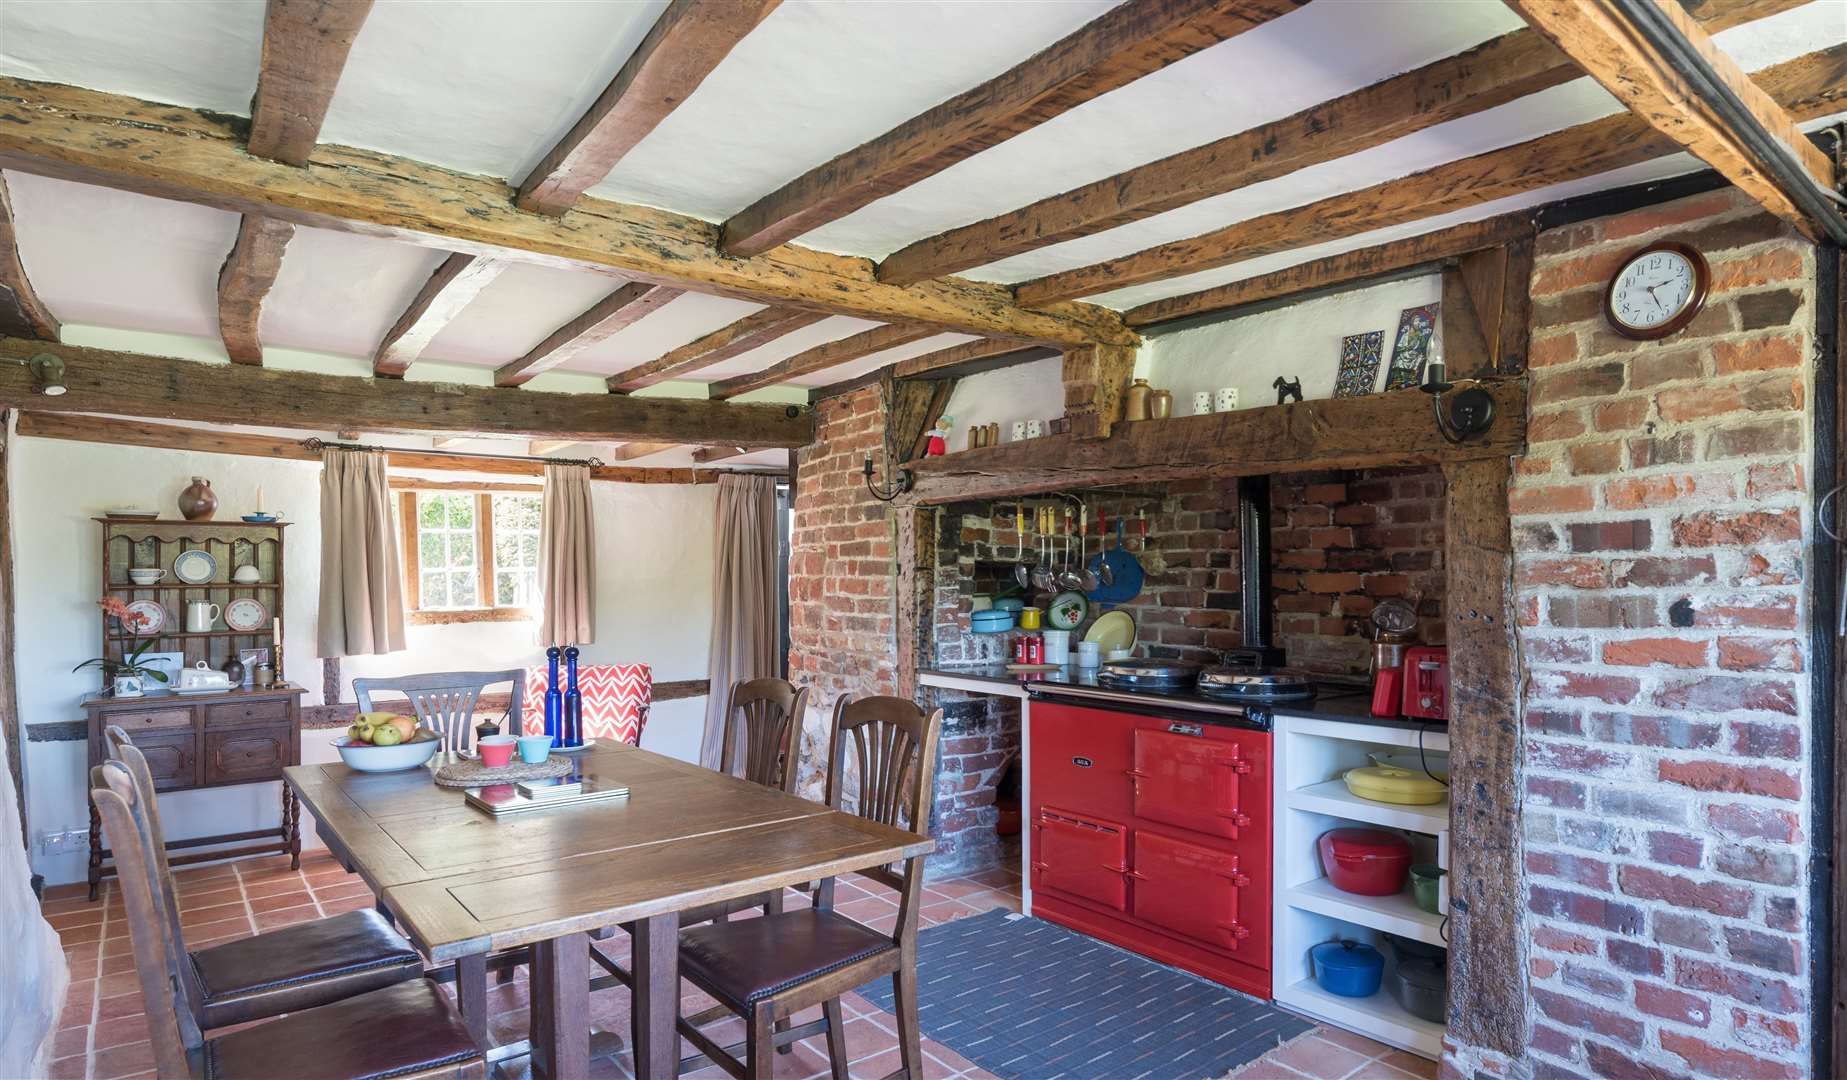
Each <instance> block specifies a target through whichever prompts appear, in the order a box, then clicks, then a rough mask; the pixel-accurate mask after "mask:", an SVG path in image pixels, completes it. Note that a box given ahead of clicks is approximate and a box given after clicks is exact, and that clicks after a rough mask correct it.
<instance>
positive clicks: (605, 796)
mask: <svg viewBox="0 0 1847 1080" xmlns="http://www.w3.org/2000/svg"><path fill="white" fill-rule="evenodd" d="M628 790H629V789H628V787H627V785H623V784H616V783H612V782H610V781H608V780H604V779H599V778H597V777H594V776H585V775H584V774H583V773H582V772H581V771H572V772H569V773H566V774H565V775H563V776H554V777H550V778H548V779H545V780H521V781H519V782H517V783H512V784H489V785H487V786H485V787H478V788H469V789H467V798H468V805H470V806H472V807H474V808H475V809H477V810H484V811H486V812H487V813H489V814H492V815H494V816H495V817H500V816H501V815H503V814H517V813H520V812H522V811H526V810H539V809H543V808H544V807H548V806H579V805H582V804H584V803H591V802H603V801H606V800H609V799H623V798H627V797H628Z"/></svg>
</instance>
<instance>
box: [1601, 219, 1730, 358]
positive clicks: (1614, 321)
mask: <svg viewBox="0 0 1847 1080" xmlns="http://www.w3.org/2000/svg"><path fill="white" fill-rule="evenodd" d="M1711 284H1712V272H1711V271H1710V270H1709V269H1707V267H1706V258H1705V256H1703V255H1701V254H1700V253H1699V252H1697V251H1695V250H1694V249H1692V248H1690V247H1688V246H1687V245H1685V244H1677V243H1673V242H1671V241H1664V242H1662V243H1657V244H1650V245H1648V246H1647V247H1645V248H1643V249H1642V250H1640V251H1638V252H1636V253H1635V254H1634V255H1631V256H1630V257H1629V259H1628V261H1627V262H1625V263H1623V265H1622V268H1621V269H1619V270H1617V271H1616V276H1615V277H1613V278H1611V279H1610V287H1609V289H1608V290H1606V291H1605V292H1604V294H1603V317H1604V318H1606V319H1608V320H1609V322H1610V326H1611V327H1612V328H1613V329H1614V330H1615V331H1616V332H1617V333H1619V334H1621V335H1623V336H1624V337H1630V338H1635V339H1637V340H1639V341H1652V340H1654V339H1655V338H1664V337H1666V336H1668V335H1669V334H1671V333H1673V332H1674V331H1676V330H1679V329H1680V328H1681V327H1683V326H1685V325H1687V324H1688V323H1690V322H1692V321H1693V317H1694V316H1695V315H1698V314H1699V313H1700V309H1701V308H1702V307H1704V306H1705V305H1706V292H1707V289H1708V288H1709V287H1710V286H1711Z"/></svg>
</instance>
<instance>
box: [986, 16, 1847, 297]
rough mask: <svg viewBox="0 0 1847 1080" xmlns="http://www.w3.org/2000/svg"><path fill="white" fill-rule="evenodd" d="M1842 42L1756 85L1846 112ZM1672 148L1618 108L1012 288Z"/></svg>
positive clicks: (1353, 230)
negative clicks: (1420, 169)
mask: <svg viewBox="0 0 1847 1080" xmlns="http://www.w3.org/2000/svg"><path fill="white" fill-rule="evenodd" d="M1843 80H1847V46H1843V45H1837V46H1834V47H1833V48H1830V49H1825V50H1823V51H1821V52H1813V53H1809V54H1807V55H1806V56H1802V57H1798V58H1797V59H1795V60H1791V61H1788V62H1787V63H1782V64H1778V65H1776V66H1774V67H1771V68H1767V69H1765V70H1763V71H1761V72H1759V73H1758V74H1757V77H1756V81H1757V83H1758V85H1760V86H1762V87H1763V88H1764V89H1765V90H1766V91H1768V92H1769V93H1770V94H1771V96H1772V97H1774V98H1775V99H1776V100H1777V101H1779V102H1781V103H1782V104H1783V105H1784V106H1785V107H1787V108H1788V109H1789V111H1790V113H1791V114H1792V115H1793V116H1794V117H1796V118H1797V119H1811V118H1814V117H1818V116H1826V115H1829V114H1831V113H1834V112H1838V111H1840V110H1841V109H1842V108H1847V81H1843ZM1680 149H1681V147H1680V145H1679V144H1678V143H1676V142H1674V141H1673V140H1672V139H1670V138H1668V137H1667V136H1665V135H1662V134H1661V133H1659V132H1657V131H1655V130H1654V129H1653V128H1651V127H1649V126H1648V124H1646V123H1645V122H1643V121H1642V120H1641V119H1640V118H1638V117H1636V116H1634V115H1632V114H1629V113H1621V114H1618V115H1615V116H1607V117H1604V118H1603V119H1601V120H1593V121H1591V122H1590V123H1588V124H1579V125H1577V126H1576V127H1570V128H1566V129H1564V130H1563V131H1556V132H1553V133H1551V134H1549V135H1542V136H1540V137H1539V138H1537V139H1530V140H1528V141H1526V142H1523V143H1519V144H1517V145H1514V146H1507V147H1503V148H1501V149H1498V150H1491V151H1488V152H1487V153H1484V154H1476V155H1475V156H1474V157H1468V158H1463V159H1461V160H1460V161H1451V162H1446V163H1445V164H1442V165H1438V166H1436V167H1434V168H1430V169H1426V170H1424V171H1423V172H1418V173H1412V174H1411V175H1410V176H1404V177H1399V178H1398V179H1395V180H1388V181H1386V182H1385V183H1382V184H1375V185H1373V186H1372V187H1369V188H1362V189H1360V190H1359V191H1351V192H1345V193H1343V194H1340V195H1333V196H1329V197H1328V198H1325V199H1321V200H1319V201H1316V202H1312V203H1307V204H1305V205H1302V206H1294V207H1290V208H1289V209H1287V210H1279V211H1277V212H1275V213H1271V214H1263V215H1260V216H1258V217H1254V218H1249V219H1247V220H1244V221H1240V222H1237V223H1235V224H1232V225H1228V226H1226V227H1225V228H1222V229H1216V230H1214V231H1212V232H1209V233H1205V234H1203V235H1201V236H1195V237H1190V238H1188V239H1185V240H1176V241H1174V242H1172V243H1169V244H1161V245H1158V246H1156V247H1151V248H1147V249H1145V250H1143V251H1138V252H1135V253H1133V254H1130V255H1124V256H1121V257H1120V258H1115V259H1110V260H1108V261H1105V262H1100V263H1095V264H1092V265H1090V266H1082V267H1078V268H1076V269H1073V270H1067V271H1063V272H1061V273H1056V274H1050V275H1047V276H1045V277H1042V278H1035V279H1034V280H1032V281H1026V282H1021V283H1020V284H1019V285H1017V286H1015V289H1014V291H1015V295H1016V296H1017V297H1018V298H1019V301H1020V303H1022V304H1024V305H1027V306H1028V307H1031V306H1035V305H1038V304H1047V303H1058V302H1061V301H1064V300H1066V299H1068V298H1070V297H1075V296H1088V295H1091V294H1095V293H1102V292H1108V291H1110V290H1113V289H1121V288H1126V287H1128V286H1131V285H1141V284H1146V283H1147V282H1150V281H1161V280H1164V279H1166V278H1172V277H1179V276H1180V275H1182V274H1190V273H1194V272H1197V271H1200V270H1210V269H1213V268H1215V267H1220V266H1229V265H1231V264H1232V263H1238V262H1243V261H1245V260H1247V259H1254V258H1257V257H1258V256H1260V255H1273V254H1276V253H1277V252H1282V251H1294V250H1296V249H1298V248H1303V247H1308V246H1310V245H1313V244H1320V243H1326V242H1328V241H1331V240H1340V239H1345V238H1347V237H1350V236H1357V235H1359V234H1361V233H1365V232H1370V231H1372V230H1373V229H1382V228H1386V227H1388V226H1391V225H1402V224H1405V223H1406V222H1412V221H1418V220H1421V219H1424V218H1429V217H1435V216H1436V215H1438V214H1444V213H1449V212H1451V211H1455V210H1464V209H1468V208H1469V207H1473V206H1479V205H1481V204H1482V203H1485V202H1490V201H1492V200H1494V199H1499V198H1504V197H1507V196H1510V195H1519V194H1522V193H1525V192H1528V191H1535V190H1538V189H1540V188H1544V187H1550V186H1551V185H1553V184H1561V183H1564V182H1565V181H1567V180H1577V179H1581V178H1583V177H1586V176H1595V175H1597V174H1598V173H1604V172H1608V171H1610V170H1612V169H1619V168H1622V167H1623V166H1626V165H1634V164H1637V163H1639V162H1643V161H1650V160H1653V159H1655V158H1658V157H1663V156H1665V155H1668V154H1672V153H1676V152H1678V151H1679V150H1680Z"/></svg>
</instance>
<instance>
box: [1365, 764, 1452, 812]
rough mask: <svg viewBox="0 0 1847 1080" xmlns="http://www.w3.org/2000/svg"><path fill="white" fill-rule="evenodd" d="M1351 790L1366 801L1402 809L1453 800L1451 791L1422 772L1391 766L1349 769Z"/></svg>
mask: <svg viewBox="0 0 1847 1080" xmlns="http://www.w3.org/2000/svg"><path fill="white" fill-rule="evenodd" d="M1344 779H1345V780H1346V782H1347V790H1348V791H1350V792H1352V793H1353V794H1354V795H1356V796H1358V797H1359V798H1362V799H1371V800H1372V801H1374V802H1383V803H1395V804H1397V805H1399V806H1430V805H1432V804H1434V803H1440V802H1442V801H1443V800H1444V799H1446V798H1448V797H1449V788H1447V787H1445V786H1444V785H1443V784H1442V783H1440V782H1439V781H1437V780H1433V779H1431V778H1430V777H1429V776H1426V775H1424V774H1423V773H1420V772H1411V771H1410V770H1408V769H1395V768H1392V767H1391V766H1389V765H1368V766H1365V767H1364V768H1358V769H1348V770H1347V775H1346V776H1345V777H1344Z"/></svg>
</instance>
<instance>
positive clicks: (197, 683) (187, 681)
mask: <svg viewBox="0 0 1847 1080" xmlns="http://www.w3.org/2000/svg"><path fill="white" fill-rule="evenodd" d="M174 689H176V690H181V691H186V690H229V689H231V676H229V675H226V674H225V673H224V672H222V671H213V670H212V669H211V668H210V667H208V666H206V663H205V661H203V660H201V661H199V662H198V663H197V664H194V665H193V666H192V667H189V668H181V669H180V684H179V685H178V686H177V687H174Z"/></svg>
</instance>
